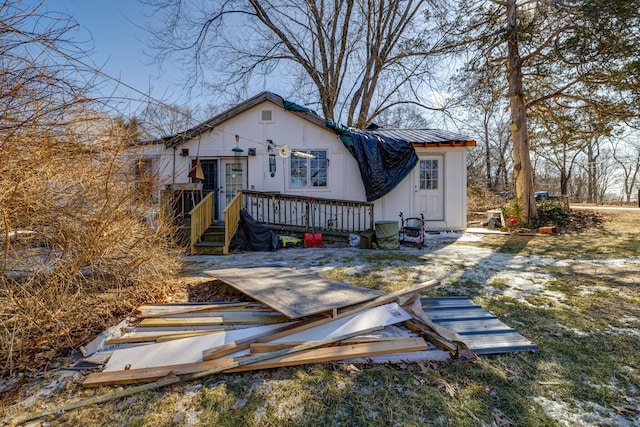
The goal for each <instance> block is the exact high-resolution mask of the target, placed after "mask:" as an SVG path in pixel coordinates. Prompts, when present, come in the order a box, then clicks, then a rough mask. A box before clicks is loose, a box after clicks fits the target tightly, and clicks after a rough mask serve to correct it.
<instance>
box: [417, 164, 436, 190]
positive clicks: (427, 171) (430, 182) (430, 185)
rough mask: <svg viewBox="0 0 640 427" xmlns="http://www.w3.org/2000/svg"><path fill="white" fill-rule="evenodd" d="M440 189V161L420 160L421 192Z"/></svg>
mask: <svg viewBox="0 0 640 427" xmlns="http://www.w3.org/2000/svg"><path fill="white" fill-rule="evenodd" d="M437 189H438V160H434V159H431V160H420V190H437Z"/></svg>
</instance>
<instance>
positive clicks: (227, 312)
mask: <svg viewBox="0 0 640 427" xmlns="http://www.w3.org/2000/svg"><path fill="white" fill-rule="evenodd" d="M216 316H219V317H226V316H247V317H248V316H282V314H281V313H278V312H277V311H273V309H271V308H269V307H263V308H242V307H239V308H225V309H222V310H209V311H194V312H190V313H175V314H167V315H163V316H160V315H158V316H147V317H142V316H139V317H138V318H139V319H144V318H171V319H178V318H189V317H216Z"/></svg>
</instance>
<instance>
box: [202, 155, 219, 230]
mask: <svg viewBox="0 0 640 427" xmlns="http://www.w3.org/2000/svg"><path fill="white" fill-rule="evenodd" d="M200 165H201V166H202V172H203V173H204V181H202V190H203V192H204V194H207V193H214V194H213V203H214V206H213V212H214V214H213V216H214V218H215V219H217V216H216V212H217V211H218V197H217V195H218V160H216V159H204V160H200Z"/></svg>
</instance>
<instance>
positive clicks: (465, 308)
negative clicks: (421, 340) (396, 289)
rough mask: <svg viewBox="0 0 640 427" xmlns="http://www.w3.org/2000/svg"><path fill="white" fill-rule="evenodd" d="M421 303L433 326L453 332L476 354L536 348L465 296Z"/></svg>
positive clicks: (441, 298) (434, 299)
mask: <svg viewBox="0 0 640 427" xmlns="http://www.w3.org/2000/svg"><path fill="white" fill-rule="evenodd" d="M421 303H422V309H423V310H424V312H425V313H426V314H427V316H429V319H431V320H432V321H433V323H435V324H436V325H441V326H445V327H446V328H447V329H450V330H452V331H454V332H456V333H457V334H458V335H460V337H461V338H462V340H463V341H464V342H465V344H467V346H469V349H470V350H471V351H473V352H474V353H476V354H500V353H513V352H519V351H530V350H537V349H538V346H536V345H535V344H533V343H532V342H531V341H529V340H527V339H526V338H525V337H523V336H522V335H520V334H519V333H518V332H516V331H515V330H513V329H512V328H510V327H509V326H508V325H506V324H505V323H503V322H502V321H501V320H499V319H498V318H496V316H494V315H493V314H491V313H489V312H488V311H486V310H485V309H484V308H482V307H480V306H479V305H477V304H475V303H474V302H473V301H471V300H470V299H469V298H467V297H434V298H422V299H421Z"/></svg>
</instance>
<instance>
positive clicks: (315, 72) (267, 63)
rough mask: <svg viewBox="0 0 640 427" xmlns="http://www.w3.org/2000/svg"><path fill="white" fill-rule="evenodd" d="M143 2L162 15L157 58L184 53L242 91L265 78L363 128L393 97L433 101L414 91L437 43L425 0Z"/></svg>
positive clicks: (219, 81) (395, 101)
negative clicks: (429, 30)
mask: <svg viewBox="0 0 640 427" xmlns="http://www.w3.org/2000/svg"><path fill="white" fill-rule="evenodd" d="M142 1H146V0H142ZM148 3H149V4H151V5H155V6H156V12H157V14H159V15H161V16H162V17H163V18H162V19H160V21H161V22H167V23H168V28H166V27H164V26H163V27H161V28H155V29H151V31H152V33H153V34H154V36H155V40H156V41H155V43H154V44H153V47H154V48H155V49H156V51H157V52H158V56H157V59H158V60H160V61H162V60H164V59H166V58H169V57H172V56H175V57H177V56H179V57H180V58H182V59H183V60H184V61H185V63H186V64H189V65H192V67H191V68H190V72H189V73H188V75H189V76H190V81H191V82H201V81H203V80H204V81H206V82H208V83H210V84H211V85H212V86H213V87H214V88H215V89H216V90H218V91H221V92H223V93H227V94H229V93H230V91H233V94H236V95H237V96H239V97H245V96H246V93H245V92H246V91H247V90H248V88H249V87H251V85H254V87H255V85H256V82H258V83H257V84H258V85H260V83H261V82H266V81H267V80H268V81H269V85H274V86H275V85H277V86H278V87H280V88H282V87H285V88H289V89H284V90H285V91H286V92H287V93H285V94H284V95H285V96H289V95H295V96H296V97H297V98H299V99H300V98H301V99H302V100H303V101H304V102H312V103H315V104H316V105H319V106H320V108H321V109H322V112H323V114H324V116H325V117H326V118H329V119H332V120H334V121H337V122H340V121H342V120H344V121H346V123H347V125H348V126H354V127H361V128H362V127H366V126H367V125H368V124H369V123H371V121H373V120H374V118H375V117H377V116H378V115H379V114H382V113H383V112H384V111H386V110H388V109H390V108H392V107H394V106H397V105H402V104H413V105H418V106H420V107H425V108H434V107H433V106H431V105H428V104H427V103H426V102H424V101H423V100H422V96H421V95H420V94H421V92H423V88H424V87H425V85H426V83H427V82H428V78H429V76H430V75H431V71H430V70H431V68H430V67H429V61H430V59H431V58H432V56H431V55H432V54H433V53H436V52H439V50H440V49H441V47H440V46H439V45H438V39H437V38H432V37H427V29H428V27H427V25H428V17H429V15H430V3H429V2H427V1H425V0H406V1H400V0H388V1H375V2H372V1H365V0H333V1H325V0H314V1H305V2H299V1H290V0H261V1H258V0H247V1H243V0H218V1H211V2H207V3H198V2H188V1H185V0H164V1H160V2H158V1H156V0H153V1H149V2H148ZM205 70H206V71H205ZM209 70H213V71H214V73H209V72H208V71H209Z"/></svg>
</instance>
